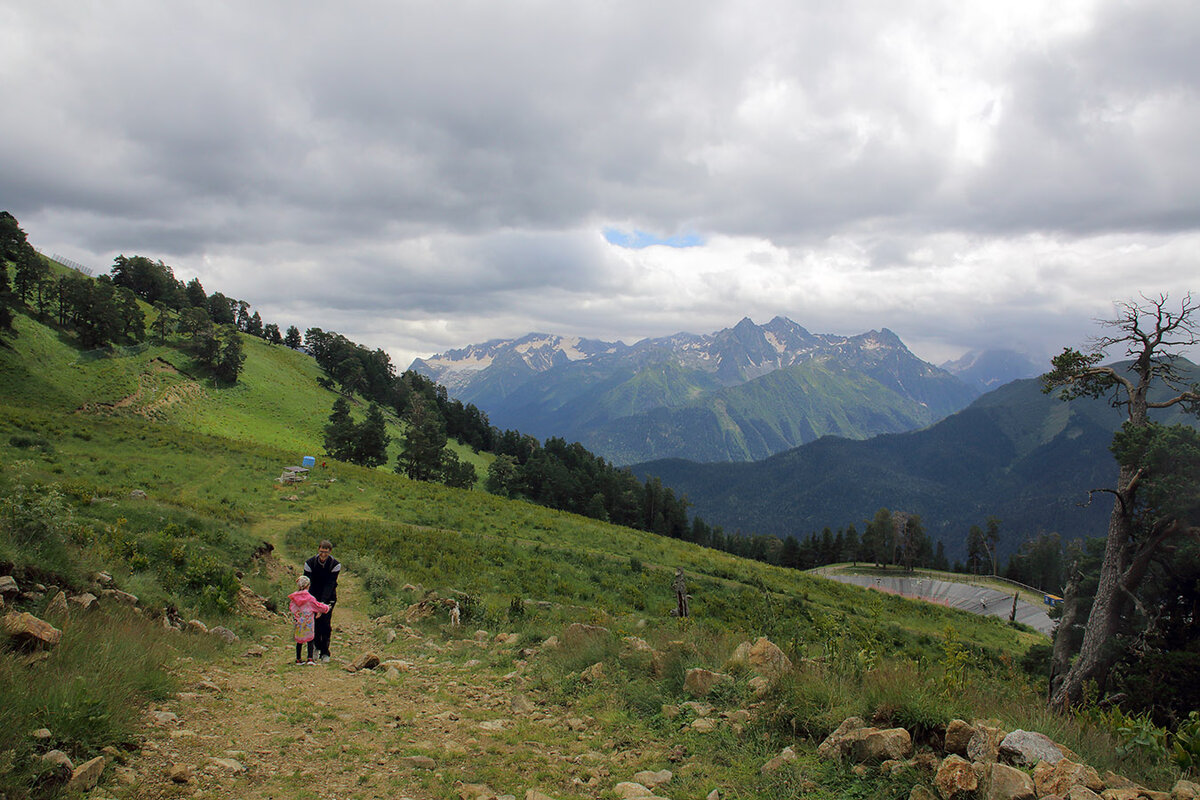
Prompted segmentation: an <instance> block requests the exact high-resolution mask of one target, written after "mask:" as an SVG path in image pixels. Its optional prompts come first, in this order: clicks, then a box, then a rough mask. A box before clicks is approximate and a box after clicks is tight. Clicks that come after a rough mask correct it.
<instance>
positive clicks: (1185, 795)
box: [1171, 780, 1200, 800]
mask: <svg viewBox="0 0 1200 800" xmlns="http://www.w3.org/2000/svg"><path fill="white" fill-rule="evenodd" d="M1197 798H1200V784H1196V783H1193V782H1192V781H1185V780H1177V781H1175V785H1174V786H1172V787H1171V800H1197Z"/></svg>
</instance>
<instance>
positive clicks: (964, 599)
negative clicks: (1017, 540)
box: [820, 573, 1054, 636]
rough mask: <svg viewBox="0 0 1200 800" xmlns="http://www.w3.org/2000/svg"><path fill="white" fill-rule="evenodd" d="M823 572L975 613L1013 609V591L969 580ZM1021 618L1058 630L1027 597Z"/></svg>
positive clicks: (1019, 608)
mask: <svg viewBox="0 0 1200 800" xmlns="http://www.w3.org/2000/svg"><path fill="white" fill-rule="evenodd" d="M820 574H821V575H822V576H823V577H826V578H829V579H831V580H835V581H841V582H842V583H853V584H855V585H857V586H867V587H873V588H875V589H879V590H880V591H884V592H889V593H891V594H898V595H901V596H902V597H910V598H913V599H916V600H927V601H929V602H931V603H938V604H940V605H943V606H950V607H951V608H960V609H962V610H963V611H970V612H971V613H973V614H986V615H987V616H990V617H1000V618H1002V619H1005V620H1007V619H1008V615H1009V614H1011V613H1012V604H1013V596H1012V595H1011V594H1005V593H1004V592H1001V591H998V590H996V589H987V588H984V587H982V586H974V585H972V584H969V583H954V582H952V581H936V580H932V579H930V578H911V577H909V578H904V577H898V576H897V577H892V576H890V575H889V576H881V577H876V576H874V575H847V574H844V573H832V574H826V573H820ZM1017 622H1023V623H1025V624H1026V625H1028V626H1030V627H1031V628H1034V629H1035V630H1038V631H1040V632H1041V633H1044V634H1046V635H1047V636H1049V635H1050V634H1051V633H1052V632H1053V631H1054V621H1053V620H1051V619H1050V617H1049V616H1048V615H1047V614H1046V610H1045V608H1044V607H1041V606H1035V605H1033V604H1031V603H1026V602H1025V601H1024V600H1018V601H1017Z"/></svg>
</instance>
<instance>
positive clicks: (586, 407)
mask: <svg viewBox="0 0 1200 800" xmlns="http://www.w3.org/2000/svg"><path fill="white" fill-rule="evenodd" d="M411 369H413V370H414V371H416V372H419V373H421V374H424V375H427V376H428V377H430V378H432V379H433V380H435V381H437V382H438V383H441V384H442V385H444V386H446V388H447V390H448V391H449V392H450V393H451V394H452V395H453V396H455V397H457V398H458V399H460V400H462V401H463V402H469V403H473V404H475V405H476V406H478V407H479V408H480V409H482V410H483V411H485V412H487V414H488V415H489V417H490V419H491V421H492V422H493V424H495V425H497V426H498V427H500V428H516V429H518V430H521V431H523V432H527V433H532V434H533V435H535V436H538V437H541V438H545V437H549V436H559V437H562V438H565V439H567V440H568V441H571V440H577V441H579V442H581V443H583V444H584V446H586V447H588V448H589V449H590V450H592V451H593V452H596V453H598V454H600V455H603V456H605V457H606V458H609V459H610V460H612V461H614V462H616V463H632V462H635V461H639V460H647V459H649V458H666V457H684V458H691V459H695V460H699V461H747V460H754V459H758V458H764V457H766V456H769V455H772V454H773V453H776V452H780V451H781V450H785V449H788V448H789V447H793V446H796V445H797V444H803V443H804V442H808V441H812V440H814V439H816V438H819V437H821V436H825V435H838V436H846V437H850V438H867V437H869V436H873V435H876V434H879V433H886V432H900V431H905V430H911V429H913V428H918V427H923V426H925V425H928V424H930V423H932V422H934V421H936V420H938V419H941V418H942V417H944V416H946V415H947V414H950V413H953V412H954V411H957V410H958V409H960V408H962V407H964V406H965V405H966V404H967V403H969V402H970V401H971V400H972V399H974V398H975V396H977V394H978V392H977V391H976V390H975V389H973V388H971V387H969V386H967V385H966V384H964V383H962V382H961V381H959V380H958V379H956V378H954V377H953V376H952V375H950V374H949V373H947V372H945V371H944V370H941V369H939V368H937V367H935V366H933V365H932V364H928V363H926V362H924V361H922V360H921V359H919V358H917V357H916V356H915V355H913V354H912V353H911V352H910V351H909V350H908V348H907V347H906V346H905V345H904V343H903V342H902V341H901V340H900V338H899V337H898V336H897V335H896V334H895V333H893V332H892V331H890V330H888V329H886V328H884V329H882V330H878V331H875V330H872V331H868V332H866V333H862V334H858V335H855V336H842V335H834V334H815V333H811V332H810V331H808V330H806V329H805V328H804V327H803V326H801V325H799V324H797V323H795V322H793V321H792V320H790V319H787V318H785V317H775V318H774V319H772V320H771V321H770V322H768V323H767V324H765V325H761V326H760V325H756V324H755V323H754V322H753V321H752V320H750V319H749V318H745V319H743V320H741V321H740V322H739V323H738V324H737V325H735V326H733V327H732V328H726V329H723V330H720V331H717V332H715V333H711V334H703V335H701V334H694V333H686V332H681V333H676V334H673V335H671V336H665V337H659V338H652V339H644V340H642V341H639V342H637V343H636V344H633V345H626V344H624V343H621V342H603V341H599V340H593V339H581V338H570V337H562V336H556V335H551V334H529V335H527V336H523V337H520V338H518V339H510V340H492V341H489V342H485V343H483V344H479V345H472V346H469V347H465V348H461V349H458V350H452V351H449V352H447V353H443V354H439V355H437V356H433V357H430V358H429V359H417V360H415V361H414V362H413V364H412V366H411Z"/></svg>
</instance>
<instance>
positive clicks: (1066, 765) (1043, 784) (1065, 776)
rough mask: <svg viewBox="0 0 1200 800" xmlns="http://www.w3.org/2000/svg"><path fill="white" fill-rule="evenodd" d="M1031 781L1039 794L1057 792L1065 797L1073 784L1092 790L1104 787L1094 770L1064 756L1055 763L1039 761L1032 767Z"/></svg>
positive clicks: (1097, 790) (1095, 790)
mask: <svg viewBox="0 0 1200 800" xmlns="http://www.w3.org/2000/svg"><path fill="white" fill-rule="evenodd" d="M1033 783H1034V786H1035V787H1036V788H1037V793H1038V795H1039V796H1044V795H1048V794H1058V795H1062V796H1063V797H1066V796H1067V795H1068V794H1069V793H1070V791H1071V789H1072V787H1075V786H1085V787H1087V788H1088V789H1090V790H1092V791H1093V792H1099V791H1102V790H1103V789H1104V784H1103V782H1101V780H1100V775H1099V774H1098V773H1097V772H1096V770H1094V769H1092V768H1091V767H1089V766H1086V765H1084V764H1076V763H1075V762H1074V761H1069V760H1067V759H1065V758H1064V759H1062V760H1061V761H1059V762H1058V763H1057V764H1051V763H1050V762H1048V761H1042V762H1040V763H1039V764H1038V765H1037V766H1035V767H1034V768H1033Z"/></svg>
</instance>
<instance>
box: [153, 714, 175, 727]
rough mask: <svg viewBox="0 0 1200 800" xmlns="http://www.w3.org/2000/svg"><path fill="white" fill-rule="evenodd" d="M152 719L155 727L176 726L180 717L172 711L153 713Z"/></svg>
mask: <svg viewBox="0 0 1200 800" xmlns="http://www.w3.org/2000/svg"><path fill="white" fill-rule="evenodd" d="M150 719H151V720H152V722H153V723H154V724H155V725H174V724H176V723H177V722H179V717H178V716H177V715H175V714H173V713H172V712H170V711H152V712H150Z"/></svg>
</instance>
